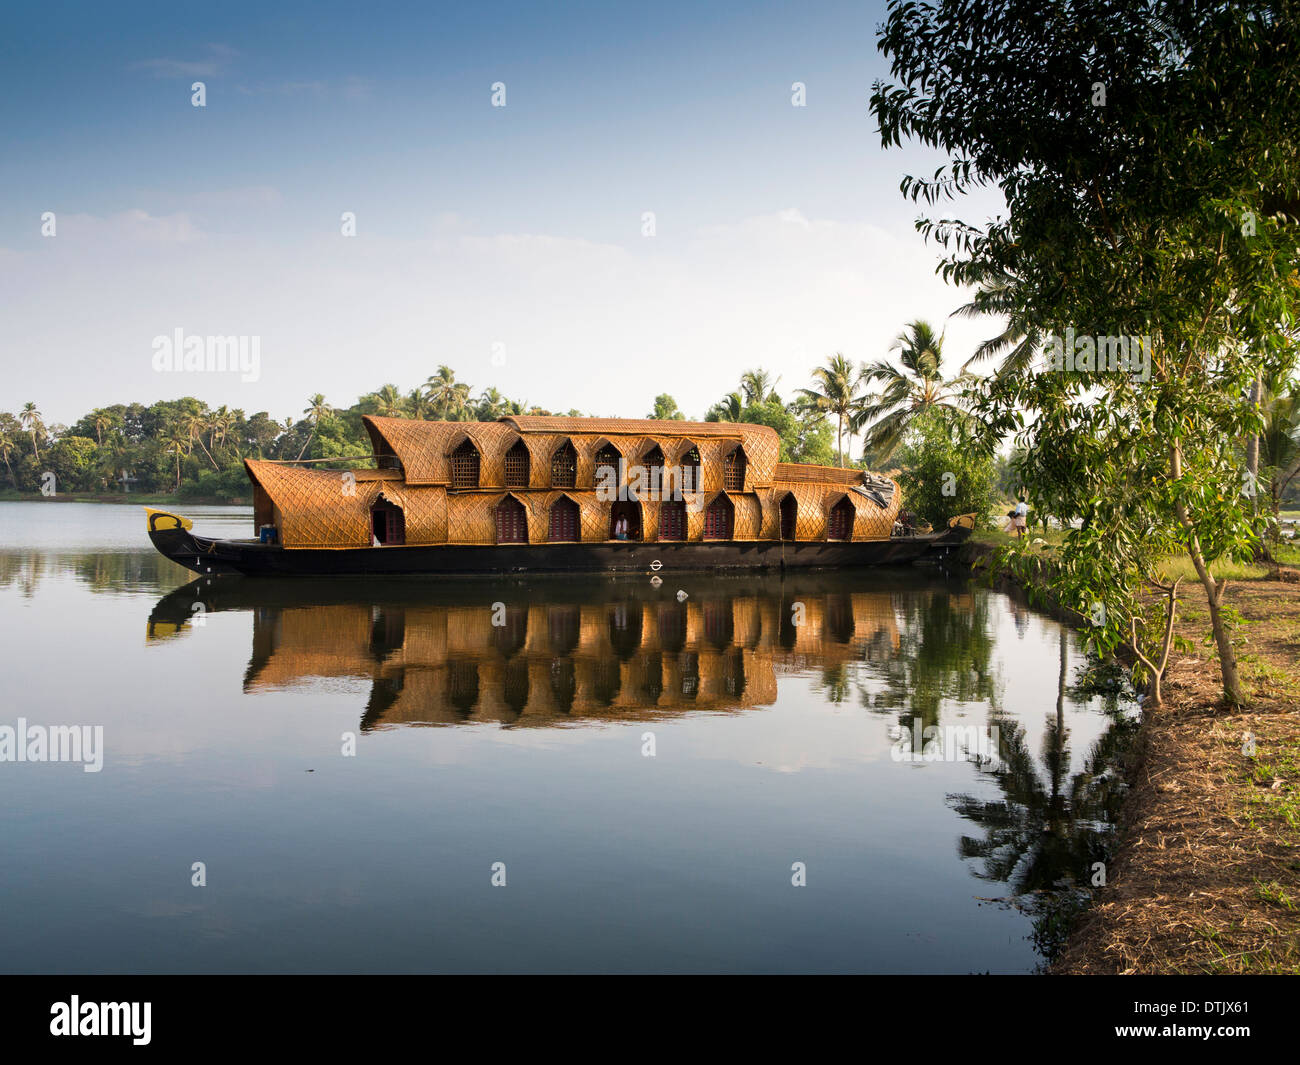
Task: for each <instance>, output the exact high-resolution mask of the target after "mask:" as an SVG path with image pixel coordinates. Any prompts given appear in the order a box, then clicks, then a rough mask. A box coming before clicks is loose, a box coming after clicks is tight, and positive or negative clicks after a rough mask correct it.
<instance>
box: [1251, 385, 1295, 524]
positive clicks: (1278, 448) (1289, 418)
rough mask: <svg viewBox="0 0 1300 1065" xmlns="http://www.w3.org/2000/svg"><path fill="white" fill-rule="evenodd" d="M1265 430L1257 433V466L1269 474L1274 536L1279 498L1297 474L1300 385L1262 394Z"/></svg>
mask: <svg viewBox="0 0 1300 1065" xmlns="http://www.w3.org/2000/svg"><path fill="white" fill-rule="evenodd" d="M1261 407H1262V413H1263V415H1264V431H1263V432H1262V433H1260V434H1259V464H1260V466H1261V467H1262V468H1263V469H1265V470H1267V471H1268V474H1269V485H1268V494H1269V504H1270V506H1271V507H1272V511H1273V536H1274V537H1276V536H1277V535H1278V534H1279V532H1280V530H1279V528H1278V523H1277V519H1278V515H1279V513H1280V512H1281V510H1282V497H1283V495H1285V494H1286V490H1287V488H1288V487H1289V486H1290V484H1291V482H1292V481H1293V480H1295V478H1296V476H1297V474H1300V385H1296V384H1292V385H1291V387H1290V389H1289V390H1288V391H1287V392H1284V393H1281V394H1279V393H1278V392H1274V391H1271V390H1269V391H1265V392H1264V394H1263V397H1262V400H1261Z"/></svg>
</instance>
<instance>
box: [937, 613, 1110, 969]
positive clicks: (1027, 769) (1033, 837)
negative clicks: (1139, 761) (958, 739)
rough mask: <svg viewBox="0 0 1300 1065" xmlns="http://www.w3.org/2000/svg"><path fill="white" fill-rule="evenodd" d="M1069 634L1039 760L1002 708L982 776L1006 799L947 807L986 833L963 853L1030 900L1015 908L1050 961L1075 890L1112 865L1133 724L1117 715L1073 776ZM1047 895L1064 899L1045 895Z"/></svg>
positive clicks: (962, 844)
mask: <svg viewBox="0 0 1300 1065" xmlns="http://www.w3.org/2000/svg"><path fill="white" fill-rule="evenodd" d="M1068 638H1069V637H1068V633H1067V632H1066V630H1065V629H1064V628H1062V629H1061V635H1060V674H1059V679H1058V684H1057V698H1056V710H1055V713H1054V714H1053V715H1051V716H1049V717H1048V720H1047V723H1046V724H1047V727H1046V730H1045V732H1044V735H1043V745H1042V749H1041V750H1040V752H1039V755H1038V758H1037V759H1035V757H1034V756H1033V754H1032V753H1031V752H1030V750H1029V748H1028V745H1027V743H1026V740H1025V730H1024V727H1023V726H1022V725H1020V724H1019V723H1018V722H1016V721H1014V720H1013V719H1011V718H1010V717H1008V716H1007V715H1005V714H1004V713H1001V712H995V713H994V714H993V715H991V717H990V724H991V725H993V726H995V727H996V728H997V729H998V730H999V745H1000V754H1001V759H1000V762H992V763H989V764H983V765H980V766H978V767H977V769H976V771H977V772H978V773H979V774H980V776H981V777H983V778H985V779H986V780H989V781H991V782H993V783H994V784H996V785H997V788H998V791H999V792H1001V794H1000V795H999V796H998V797H997V798H996V799H984V798H979V797H976V796H973V795H961V794H957V795H949V796H948V805H949V806H950V807H951V808H952V809H953V810H955V811H956V812H957V813H958V814H959V815H960V816H961V817H963V818H965V819H966V820H968V821H970V822H972V823H973V824H975V825H977V826H979V828H980V829H981V830H982V833H983V834H982V835H979V836H962V838H961V840H960V841H959V843H958V848H957V849H958V853H959V854H960V856H961V857H962V858H965V859H969V860H970V861H971V862H972V863H973V868H972V872H973V873H974V875H975V876H977V877H979V878H980V879H981V880H988V881H993V882H997V883H1005V884H1006V885H1007V887H1008V891H1007V894H1008V895H1011V896H1027V897H1028V898H1027V901H1025V902H1023V903H1019V904H1018V905H1019V908H1020V909H1022V910H1025V911H1026V912H1029V913H1031V914H1033V915H1034V918H1035V932H1034V940H1035V944H1036V946H1038V948H1039V950H1040V952H1042V953H1044V954H1046V955H1050V954H1051V953H1052V952H1053V951H1054V950H1055V949H1057V947H1058V945H1059V944H1058V942H1057V939H1058V934H1059V931H1060V928H1059V925H1060V924H1061V922H1060V921H1059V920H1058V918H1059V916H1060V912H1061V906H1062V905H1063V904H1064V903H1065V902H1066V900H1067V899H1068V898H1070V893H1071V892H1072V891H1075V890H1076V889H1077V888H1079V887H1081V886H1082V887H1086V886H1087V885H1089V883H1090V879H1091V875H1092V867H1093V864H1094V863H1095V862H1104V861H1105V860H1106V857H1107V855H1108V853H1109V849H1110V846H1111V845H1112V843H1113V833H1114V826H1115V823H1116V821H1117V818H1118V816H1119V807H1120V803H1121V801H1122V788H1121V786H1119V785H1118V783H1117V778H1116V777H1115V776H1113V775H1112V772H1113V771H1112V769H1111V767H1113V766H1115V765H1116V764H1117V763H1118V762H1119V761H1120V760H1121V759H1122V757H1123V753H1124V750H1125V748H1126V747H1127V744H1128V742H1129V741H1130V740H1131V738H1132V734H1133V731H1134V730H1135V728H1136V722H1135V721H1133V720H1130V719H1129V718H1126V717H1123V716H1114V717H1112V718H1111V722H1110V726H1109V727H1108V728H1107V729H1106V731H1105V732H1104V733H1103V734H1102V736H1101V737H1100V738H1099V739H1098V740H1097V742H1096V743H1095V744H1094V745H1093V747H1092V750H1091V751H1090V752H1089V755H1088V758H1087V761H1086V763H1085V764H1084V767H1083V768H1082V769H1081V770H1080V771H1079V772H1077V773H1074V774H1071V773H1070V764H1071V752H1070V746H1069V740H1070V736H1069V729H1068V728H1067V727H1066V723H1065V703H1066V696H1067V689H1066V681H1067V673H1068V669H1069V654H1068V642H1067V641H1068ZM1040 766H1041V772H1040ZM1050 892H1062V893H1063V894H1061V895H1050V894H1044V893H1050Z"/></svg>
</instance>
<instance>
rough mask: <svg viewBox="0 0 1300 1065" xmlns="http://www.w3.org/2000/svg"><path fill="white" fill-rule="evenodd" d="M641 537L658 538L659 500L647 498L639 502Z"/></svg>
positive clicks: (644, 538) (651, 539) (652, 539)
mask: <svg viewBox="0 0 1300 1065" xmlns="http://www.w3.org/2000/svg"><path fill="white" fill-rule="evenodd" d="M641 539H643V540H646V541H655V540H658V539H659V501H658V500H654V499H647V500H645V501H644V502H643V503H642V504H641Z"/></svg>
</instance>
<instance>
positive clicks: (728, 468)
mask: <svg viewBox="0 0 1300 1065" xmlns="http://www.w3.org/2000/svg"><path fill="white" fill-rule="evenodd" d="M746 465H747V462H746V459H745V449H744V448H743V447H738V448H736V450H735V451H733V452H732V453H731V454H730V455H728V456H727V459H726V462H725V463H724V464H723V467H722V487H723V488H725V489H726V490H727V491H728V492H743V491H744V490H745V466H746Z"/></svg>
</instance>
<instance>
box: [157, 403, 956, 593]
mask: <svg viewBox="0 0 1300 1065" xmlns="http://www.w3.org/2000/svg"><path fill="white" fill-rule="evenodd" d="M362 420H363V422H364V424H365V426H366V430H367V431H368V432H369V434H370V440H371V445H372V449H373V452H374V455H373V459H374V462H375V464H376V468H374V469H352V470H324V469H303V468H301V467H300V466H296V465H292V464H284V463H277V462H268V461H255V460H251V459H250V460H248V461H246V462H245V466H246V467H247V470H248V475H249V477H250V478H251V479H252V482H253V509H254V525H255V527H256V530H257V532H258V534H259V535H258V538H257V539H254V540H213V539H210V538H207V537H203V536H198V535H195V534H194V533H192V532H191V531H190V530H191V524H190V522H189V521H187V520H186V519H184V518H182V517H180V516H179V515H175V514H168V513H166V512H163V511H150V512H149V534H150V538H151V539H152V540H153V542H154V544H155V546H156V547H157V548H158V550H159V551H161V552H162V553H163V554H164V555H166V556H167V557H168V558H171V559H173V560H174V561H176V562H179V563H180V564H181V565H183V566H187V567H188V568H190V569H192V570H195V571H196V572H199V573H213V574H216V573H244V574H267V575H281V576H295V575H322V574H437V575H460V574H511V573H530V574H532V573H573V572H600V573H618V572H623V573H645V572H649V571H652V570H654V571H658V570H664V571H667V572H673V571H678V570H700V569H706V570H709V569H722V570H725V569H755V568H758V569H762V568H780V569H785V568H787V567H792V568H837V567H841V566H854V565H874V564H881V563H903V562H911V561H913V560H915V559H917V558H920V557H922V556H924V555H926V554H929V553H934V552H943V551H945V550H946V549H947V548H948V546H949V545H951V544H954V543H957V542H960V540H961V539H963V538H964V537H965V536H966V535H968V534H969V522H968V521H965V520H964V519H954V524H953V525H952V526H951V527H950V528H949V529H946V530H943V531H942V532H937V533H923V534H919V535H917V534H914V533H912V532H911V530H909V529H907V528H905V527H901V526H900V525H899V520H898V519H899V516H900V507H901V502H902V500H901V495H900V492H899V490H898V485H897V484H896V483H895V482H894V481H892V480H890V479H889V478H887V477H881V476H877V475H875V474H870V473H866V472H864V471H862V470H853V469H838V468H833V467H827V466H811V465H804V464H799V463H788V462H780V461H778V456H779V450H780V441H779V438H778V437H777V434H776V432H775V431H774V430H772V429H770V428H768V427H767V426H763V425H749V424H745V423H733V422H670V421H635V420H622V419H600V418H551V417H531V416H511V417H506V418H502V419H501V420H500V421H495V422H428V421H415V420H409V419H404V418H376V417H369V416H367V417H364V418H363V419H362Z"/></svg>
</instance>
